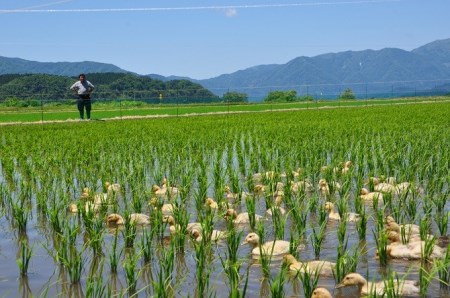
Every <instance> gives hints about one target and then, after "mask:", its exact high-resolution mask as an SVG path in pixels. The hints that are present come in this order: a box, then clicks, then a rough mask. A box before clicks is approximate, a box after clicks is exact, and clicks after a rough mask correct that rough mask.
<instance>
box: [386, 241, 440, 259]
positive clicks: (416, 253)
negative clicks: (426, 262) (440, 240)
mask: <svg viewBox="0 0 450 298" xmlns="http://www.w3.org/2000/svg"><path fill="white" fill-rule="evenodd" d="M424 249H425V241H415V242H409V243H407V244H399V243H395V244H388V245H387V246H386V252H387V254H388V255H389V256H390V257H391V258H393V259H404V260H420V259H422V254H423V253H422V252H423V251H424ZM444 254H445V251H444V249H443V248H441V247H439V246H437V245H434V246H433V251H432V253H431V255H430V258H431V259H440V258H442V257H443V256H444ZM377 255H378V252H377Z"/></svg>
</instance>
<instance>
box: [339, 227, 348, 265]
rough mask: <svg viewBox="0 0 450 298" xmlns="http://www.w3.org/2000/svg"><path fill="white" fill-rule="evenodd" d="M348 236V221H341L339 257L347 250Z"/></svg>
mask: <svg viewBox="0 0 450 298" xmlns="http://www.w3.org/2000/svg"><path fill="white" fill-rule="evenodd" d="M346 236H347V222H346V221H345V220H341V221H339V225H338V228H337V239H338V246H337V251H338V257H339V256H341V255H342V254H343V253H344V252H345V251H346V250H347V243H348V236H347V237H346Z"/></svg>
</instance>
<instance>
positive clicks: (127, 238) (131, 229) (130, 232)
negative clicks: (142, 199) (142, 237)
mask: <svg viewBox="0 0 450 298" xmlns="http://www.w3.org/2000/svg"><path fill="white" fill-rule="evenodd" d="M124 220H125V222H124V224H123V226H124V228H123V230H122V231H121V232H122V235H123V239H124V243H125V247H127V248H130V247H133V246H134V240H135V239H136V235H137V233H136V230H137V228H136V224H135V223H134V222H133V221H131V216H130V213H129V211H128V210H125V211H124Z"/></svg>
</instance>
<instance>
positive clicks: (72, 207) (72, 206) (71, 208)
mask: <svg viewBox="0 0 450 298" xmlns="http://www.w3.org/2000/svg"><path fill="white" fill-rule="evenodd" d="M67 211H69V212H71V213H78V206H77V204H75V203H70V204H69V206H68V207H67Z"/></svg>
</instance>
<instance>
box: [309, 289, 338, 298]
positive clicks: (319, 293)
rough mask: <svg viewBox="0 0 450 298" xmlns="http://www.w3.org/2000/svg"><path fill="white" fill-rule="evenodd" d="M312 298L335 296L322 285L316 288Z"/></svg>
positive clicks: (330, 297) (331, 297)
mask: <svg viewBox="0 0 450 298" xmlns="http://www.w3.org/2000/svg"><path fill="white" fill-rule="evenodd" d="M311 298H333V296H331V293H330V291H328V290H327V289H325V288H321V287H320V288H315V289H314V291H313V293H312V295H311Z"/></svg>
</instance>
